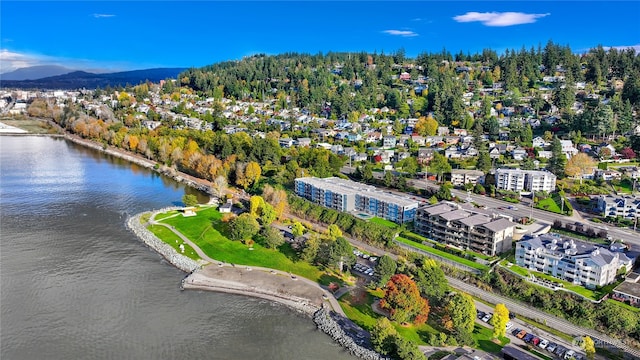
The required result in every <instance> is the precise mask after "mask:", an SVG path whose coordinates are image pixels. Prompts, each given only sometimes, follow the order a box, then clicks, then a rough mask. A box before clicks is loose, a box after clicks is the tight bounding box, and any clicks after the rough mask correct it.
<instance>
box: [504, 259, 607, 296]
mask: <svg viewBox="0 0 640 360" xmlns="http://www.w3.org/2000/svg"><path fill="white" fill-rule="evenodd" d="M500 265H501V266H502V267H504V268H506V269H509V270H511V271H512V272H514V273H516V274H518V275H520V276H522V277H524V278H527V279H528V278H529V276H530V275H534V276H535V277H536V278H539V279H545V280H548V281H551V282H554V283H557V284H562V287H563V288H564V289H566V290H569V291H572V292H574V293H576V294H579V295H582V296H584V297H586V298H588V299H591V300H600V298H602V296H604V295H605V294H606V292H604V291H593V290H589V289H587V288H585V287H583V286H580V285H576V284H573V283H570V282H568V281H565V280H562V279H558V278H556V277H553V276H551V275H548V274H544V273H541V272H538V271H532V270H528V269H525V268H523V267H521V266H518V265H516V264H511V266H507V265H508V264H507V261H506V260H503V261H501V262H500ZM534 285H535V284H534Z"/></svg>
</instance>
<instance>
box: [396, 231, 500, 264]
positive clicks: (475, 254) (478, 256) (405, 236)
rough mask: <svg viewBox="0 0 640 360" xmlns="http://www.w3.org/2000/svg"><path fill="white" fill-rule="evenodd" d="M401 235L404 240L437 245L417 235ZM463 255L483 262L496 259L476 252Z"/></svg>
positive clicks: (408, 232) (404, 232) (408, 233)
mask: <svg viewBox="0 0 640 360" xmlns="http://www.w3.org/2000/svg"><path fill="white" fill-rule="evenodd" d="M401 235H402V236H403V237H404V238H405V239H409V240H411V241H414V242H417V243H420V242H423V241H428V242H430V243H432V244H437V242H435V241H433V240H431V239H427V238H426V237H424V236H421V235H418V234H416V233H413V232H410V231H403V232H402V233H401ZM465 254H468V255H471V256H475V257H477V258H479V259H483V260H487V261H490V260H493V259H496V257H495V256H489V255H485V254H482V253H478V252H475V251H465Z"/></svg>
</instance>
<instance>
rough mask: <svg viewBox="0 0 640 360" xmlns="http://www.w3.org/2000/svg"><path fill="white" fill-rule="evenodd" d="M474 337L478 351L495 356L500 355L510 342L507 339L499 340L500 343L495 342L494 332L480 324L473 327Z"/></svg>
mask: <svg viewBox="0 0 640 360" xmlns="http://www.w3.org/2000/svg"><path fill="white" fill-rule="evenodd" d="M472 336H473V338H474V339H475V340H476V342H477V343H478V349H480V350H482V351H486V352H490V353H494V354H497V353H499V352H500V350H502V348H503V347H504V346H506V345H507V344H509V342H510V340H509V339H508V338H506V337H501V338H500V339H498V340H499V343H496V342H494V339H493V330H492V329H489V328H488V327H484V326H482V325H479V324H475V325H474V326H473V335H472Z"/></svg>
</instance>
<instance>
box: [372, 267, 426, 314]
mask: <svg viewBox="0 0 640 360" xmlns="http://www.w3.org/2000/svg"><path fill="white" fill-rule="evenodd" d="M380 307H381V308H383V309H386V310H389V312H390V315H391V320H394V321H398V322H400V323H407V322H411V321H413V322H414V323H415V324H416V325H420V324H424V323H425V322H426V321H427V318H428V316H429V310H430V308H429V302H428V301H427V299H424V298H422V296H420V291H419V290H418V287H417V286H416V283H415V282H414V281H413V280H411V279H410V278H409V277H408V276H407V275H404V274H396V275H394V276H392V277H391V279H390V280H389V282H387V286H386V289H385V293H384V298H383V299H382V300H380Z"/></svg>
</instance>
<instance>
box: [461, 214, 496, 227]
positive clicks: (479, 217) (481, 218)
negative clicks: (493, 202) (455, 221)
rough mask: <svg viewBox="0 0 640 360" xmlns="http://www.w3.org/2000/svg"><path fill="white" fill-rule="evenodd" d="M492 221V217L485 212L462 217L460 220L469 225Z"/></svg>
mask: <svg viewBox="0 0 640 360" xmlns="http://www.w3.org/2000/svg"><path fill="white" fill-rule="evenodd" d="M489 221H491V219H490V218H488V217H487V216H486V215H483V214H475V215H471V216H469V217H468V218H466V219H461V220H460V222H461V223H463V224H465V225H467V226H476V225H480V224H484V223H487V222H489Z"/></svg>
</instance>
